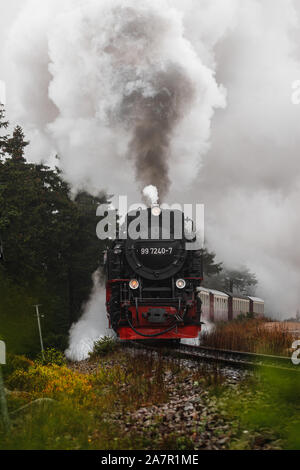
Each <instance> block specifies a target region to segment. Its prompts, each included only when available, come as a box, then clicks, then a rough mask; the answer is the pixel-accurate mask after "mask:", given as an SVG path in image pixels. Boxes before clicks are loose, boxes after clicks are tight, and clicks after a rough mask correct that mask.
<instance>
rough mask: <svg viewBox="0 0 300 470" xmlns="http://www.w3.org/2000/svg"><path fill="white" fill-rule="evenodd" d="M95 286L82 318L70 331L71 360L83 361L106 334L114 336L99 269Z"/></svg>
mask: <svg viewBox="0 0 300 470" xmlns="http://www.w3.org/2000/svg"><path fill="white" fill-rule="evenodd" d="M93 281H94V287H93V291H92V294H91V298H90V300H89V302H88V303H87V305H86V306H85V308H84V313H83V316H82V318H81V319H80V320H79V322H78V323H76V324H74V325H73V326H72V328H71V331H70V341H69V344H70V345H69V348H68V349H67V351H66V356H67V358H68V359H70V360H71V361H83V360H85V359H87V358H88V357H89V353H90V352H92V351H93V347H94V343H95V342H96V341H98V340H99V339H100V338H103V337H104V336H113V334H112V332H111V331H110V330H109V329H108V327H107V325H108V323H107V317H106V306H105V290H104V288H103V286H102V284H101V276H100V273H99V272H98V271H96V272H95V273H94V275H93Z"/></svg>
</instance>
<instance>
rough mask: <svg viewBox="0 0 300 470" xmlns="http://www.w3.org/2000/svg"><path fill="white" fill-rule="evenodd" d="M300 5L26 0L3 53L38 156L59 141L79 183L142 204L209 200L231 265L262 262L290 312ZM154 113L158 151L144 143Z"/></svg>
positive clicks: (69, 172) (263, 278) (298, 227)
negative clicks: (141, 197) (144, 197)
mask: <svg viewBox="0 0 300 470" xmlns="http://www.w3.org/2000/svg"><path fill="white" fill-rule="evenodd" d="M0 2H3V0H0ZM15 2H16V0H14V8H15ZM3 7H4V8H7V9H9V5H7V4H5V6H3ZM299 14H300V6H299V2H297V1H296V0H260V1H258V0H243V1H240V0H226V1H224V0H159V1H158V0H151V1H150V0H148V1H146V0H135V1H134V0H131V1H130V0H123V1H121V0H97V1H96V0H85V1H80V0H60V1H58V0H43V2H41V1H37V0H30V1H27V2H24V1H23V0H22V1H20V14H19V16H18V18H17V19H16V21H15V23H14V25H13V26H11V27H10V35H9V38H8V41H7V43H6V54H5V55H6V57H7V58H6V59H5V58H4V53H3V51H2V53H1V56H0V57H1V59H2V60H1V61H0V62H1V63H0V71H1V73H2V77H1V78H2V79H4V80H6V82H7V84H9V86H8V87H7V103H8V115H9V116H10V117H11V116H12V117H13V120H15V122H19V123H20V124H22V125H23V126H24V128H25V131H26V133H27V135H29V137H30V139H31V143H32V145H31V148H30V152H31V153H30V155H32V152H33V157H34V158H35V160H36V161H40V160H41V158H43V159H44V160H46V159H47V158H48V155H49V154H52V155H55V153H56V152H59V154H60V157H61V160H60V164H61V166H62V168H63V169H64V172H65V176H66V178H68V180H69V181H70V182H71V183H72V185H73V187H74V189H76V188H81V187H85V188H87V189H88V190H90V191H95V192H96V191H97V190H98V189H99V188H100V189H108V191H109V193H111V192H115V193H117V194H128V195H129V196H131V197H132V198H134V202H136V199H137V194H138V190H140V189H142V188H143V187H144V186H146V185H157V186H158V189H159V190H160V191H161V189H162V193H161V194H160V196H161V197H162V198H163V199H164V200H166V199H167V198H168V199H169V200H170V202H174V201H179V202H185V203H188V202H201V203H204V204H205V206H206V217H207V219H206V238H207V241H208V244H209V246H210V247H211V248H213V249H214V250H215V251H216V252H217V253H218V255H219V258H220V260H224V261H225V262H226V264H227V265H228V267H233V266H234V267H236V266H237V265H239V264H240V265H243V264H246V265H248V266H249V268H250V269H252V270H253V271H254V272H256V273H257V275H258V279H259V282H260V285H259V291H258V294H259V295H261V296H262V297H264V298H265V300H266V303H267V307H268V310H269V311H270V313H272V314H277V315H281V316H283V317H284V316H291V315H293V314H294V313H295V312H296V310H297V308H299V306H300V291H299V267H300V250H299V249H298V238H299V236H298V235H299V233H300V219H299V216H298V213H299V204H300V159H299V147H300V133H299V122H300V106H295V105H293V104H292V103H291V93H292V86H291V84H292V83H293V82H294V81H295V80H299V79H300V46H299V44H300V23H299ZM1 26H2V24H1V19H0V30H1ZM4 26H5V30H6V31H8V30H9V28H8V25H7V24H5V25H4ZM2 64H4V66H3V65H2ZM3 67H5V68H3ZM172 70H174V76H177V77H178V79H176V84H174V83H173V81H172V78H173V76H172ZM170 73H171V75H170ZM176 74H177V75H176ZM170 76H171V82H170V90H169V89H168V86H166V83H168V84H169V81H168V79H169V77H170ZM177 82H179V83H184V84H185V86H184V87H183V90H181V89H180V90H178V88H177V85H178V83H177ZM221 84H222V85H221ZM165 88H166V89H165ZM169 93H170V97H169V98H168V96H169ZM174 97H176V99H174ZM177 97H178V102H177ZM155 98H158V102H159V104H160V105H161V106H162V115H163V116H164V115H165V114H164V113H165V112H167V115H168V118H170V119H169V120H168V119H167V127H166V128H164V127H162V128H163V129H164V130H165V133H166V136H165V138H166V140H161V139H159V138H157V140H156V137H155V138H154V136H156V134H155V132H156V131H157V129H158V124H157V123H159V122H160V119H161V117H162V115H160V114H159V109H160V106H158V107H157V112H158V114H157V115H156V114H155V106H156V105H155V106H154V107H153V103H154V102H155V103H157V101H155ZM226 101H227V106H226ZM144 105H147V106H148V105H149V113H148V112H147V110H145V109H144V107H143V106H144ZM225 106H226V107H225ZM169 111H170V115H169ZM153 113H154V114H153ZM149 119H150V120H152V119H154V120H155V119H156V121H155V122H156V124H157V126H154V128H152V127H151V126H150V128H149V129H150V131H152V137H153V139H154V140H155V142H157V148H159V149H160V152H158V155H160V156H161V155H162V156H163V158H160V159H159V160H157V159H156V158H152V156H151V153H150V154H149V152H148V150H147V149H148V147H147V145H146V143H145V146H143V145H136V142H137V141H136V137H137V136H138V135H139V131H141V130H143V131H145V130H147V122H149ZM142 134H143V132H142ZM138 142H139V143H141V142H143V141H142V140H139V141H138ZM146 142H148V141H146ZM138 156H139V157H141V158H140V160H139V158H138ZM145 156H146V157H147V158H145ZM157 161H158V163H156V162H157ZM152 163H153V165H152ZM147 165H150V167H149V168H148V166H147ZM151 165H152V166H151ZM157 177H160V178H159V179H158V180H157V181H156V178H157ZM137 180H138V181H137ZM136 181H137V184H136ZM161 185H162V186H163V188H161ZM168 187H170V192H169V196H167V188H168ZM162 202H164V201H162ZM166 202H168V201H166Z"/></svg>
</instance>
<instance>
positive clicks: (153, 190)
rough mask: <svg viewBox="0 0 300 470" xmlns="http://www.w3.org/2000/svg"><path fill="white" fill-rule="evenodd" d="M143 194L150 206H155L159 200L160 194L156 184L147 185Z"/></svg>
mask: <svg viewBox="0 0 300 470" xmlns="http://www.w3.org/2000/svg"><path fill="white" fill-rule="evenodd" d="M143 196H144V198H145V199H146V202H147V204H148V205H149V206H153V205H154V204H158V202H159V195H158V190H157V187H156V186H152V185H150V186H146V188H144V189H143Z"/></svg>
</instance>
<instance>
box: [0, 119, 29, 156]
mask: <svg viewBox="0 0 300 470" xmlns="http://www.w3.org/2000/svg"><path fill="white" fill-rule="evenodd" d="M27 145H29V142H28V141H26V140H25V135H24V132H23V129H22V127H21V126H16V127H15V129H14V132H13V136H12V137H11V138H7V139H6V144H5V146H4V148H5V151H6V153H7V154H8V155H10V156H11V158H12V160H13V161H15V162H16V161H18V162H25V158H24V150H25V147H27Z"/></svg>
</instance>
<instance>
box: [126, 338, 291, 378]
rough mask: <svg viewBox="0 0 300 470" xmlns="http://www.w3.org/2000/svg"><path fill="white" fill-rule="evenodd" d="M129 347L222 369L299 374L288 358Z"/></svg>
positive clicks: (212, 350) (211, 350)
mask: <svg viewBox="0 0 300 470" xmlns="http://www.w3.org/2000/svg"><path fill="white" fill-rule="evenodd" d="M130 347H133V348H138V349H147V350H151V351H155V352H161V353H162V354H164V355H166V356H171V357H174V358H181V359H187V360H192V361H196V362H203V363H210V364H218V365H220V366H222V367H232V368H238V369H253V368H273V369H281V370H286V371H292V372H300V368H299V367H297V366H295V365H293V363H292V361H291V359H290V358H289V357H284V356H272V355H267V354H256V353H248V352H241V351H230V350H226V349H215V348H211V347H206V346H191V345H185V344H181V345H180V346H176V347H174V346H166V345H162V346H161V345H146V344H144V343H143V344H139V343H138V342H134V341H132V342H130Z"/></svg>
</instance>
